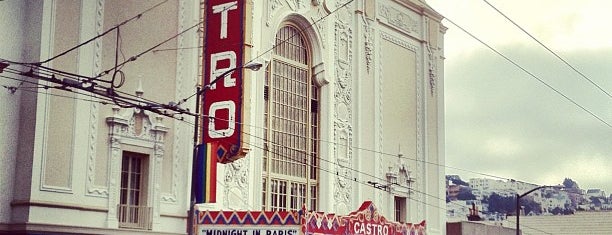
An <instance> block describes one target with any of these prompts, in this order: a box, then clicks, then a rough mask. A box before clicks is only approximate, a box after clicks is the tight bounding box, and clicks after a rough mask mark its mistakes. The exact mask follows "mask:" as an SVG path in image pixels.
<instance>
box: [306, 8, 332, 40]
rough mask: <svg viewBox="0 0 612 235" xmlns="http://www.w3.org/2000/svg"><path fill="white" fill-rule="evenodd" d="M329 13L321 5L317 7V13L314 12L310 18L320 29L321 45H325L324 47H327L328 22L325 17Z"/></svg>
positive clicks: (318, 29)
mask: <svg viewBox="0 0 612 235" xmlns="http://www.w3.org/2000/svg"><path fill="white" fill-rule="evenodd" d="M327 15H329V12H326V11H325V9H324V8H323V7H321V6H320V7H317V9H316V10H315V13H313V15H312V16H311V17H310V19H311V20H312V22H313V23H314V24H315V26H316V29H317V31H318V34H317V35H319V37H320V38H321V45H323V48H325V45H326V44H327V43H326V38H327V31H326V30H325V25H326V22H327V21H326V20H325V19H326V17H327Z"/></svg>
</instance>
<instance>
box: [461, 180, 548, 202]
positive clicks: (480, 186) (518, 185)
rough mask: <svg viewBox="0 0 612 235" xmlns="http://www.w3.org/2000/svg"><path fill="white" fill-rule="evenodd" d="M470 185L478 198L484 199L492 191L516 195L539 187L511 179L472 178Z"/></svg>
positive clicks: (505, 194)
mask: <svg viewBox="0 0 612 235" xmlns="http://www.w3.org/2000/svg"><path fill="white" fill-rule="evenodd" d="M470 187H471V188H472V193H473V194H474V195H475V196H476V198H477V199H480V200H482V199H483V198H484V197H485V196H489V195H491V194H492V193H496V194H498V195H500V196H503V197H511V196H515V195H516V194H517V193H519V194H520V193H523V192H526V191H528V190H531V189H532V188H535V187H538V185H535V184H529V183H524V182H518V181H511V180H506V181H504V180H496V179H488V178H472V179H470Z"/></svg>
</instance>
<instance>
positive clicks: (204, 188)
mask: <svg viewBox="0 0 612 235" xmlns="http://www.w3.org/2000/svg"><path fill="white" fill-rule="evenodd" d="M215 145H216V144H213V143H206V144H200V145H198V147H197V148H198V157H197V159H196V162H195V164H196V176H197V177H196V178H195V179H193V180H194V181H195V200H196V203H215V202H216V201H217V156H216V154H214V149H215V147H216V146H215Z"/></svg>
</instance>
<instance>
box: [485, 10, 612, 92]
mask: <svg viewBox="0 0 612 235" xmlns="http://www.w3.org/2000/svg"><path fill="white" fill-rule="evenodd" d="M483 1H484V2H485V3H486V4H487V5H489V6H490V7H491V8H493V9H494V10H495V11H497V13H499V14H500V15H502V16H503V17H504V18H506V19H507V20H508V21H510V22H511V23H512V24H514V26H516V27H517V28H519V29H520V30H521V31H523V33H525V34H527V36H529V37H530V38H531V39H533V40H534V41H535V42H537V43H538V44H540V46H542V47H544V49H546V50H547V51H548V52H550V53H551V54H553V55H554V56H555V57H557V59H559V60H561V61H562V62H563V63H564V64H565V65H567V66H568V67H570V68H571V69H572V70H574V72H576V73H578V74H579V75H580V76H581V77H582V78H584V79H585V80H587V81H588V82H589V83H591V84H592V85H593V86H595V87H596V88H597V89H598V90H599V91H601V92H602V93H604V94H605V95H607V96H608V97H609V98H610V99H612V94H610V93H609V92H607V91H606V90H604V89H603V88H602V87H601V86H599V85H598V84H597V83H595V82H594V81H593V80H592V79H590V78H588V77H587V76H586V75H585V74H584V73H582V72H580V71H579V70H578V69H577V68H576V67H574V66H573V65H571V64H570V63H569V62H567V60H565V59H564V58H563V57H561V56H560V55H559V54H557V53H556V52H554V51H553V50H552V49H550V48H549V47H547V46H546V45H544V43H542V42H541V41H540V40H538V39H537V38H535V37H534V36H533V35H532V34H531V33H529V32H527V30H525V29H524V28H523V27H521V26H520V25H519V24H518V23H516V22H515V21H514V20H512V19H510V17H508V15H506V14H504V13H503V12H502V11H501V10H499V9H498V8H497V7H495V6H493V4H491V3H490V2H489V1H487V0H483Z"/></svg>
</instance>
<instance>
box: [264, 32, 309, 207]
mask: <svg viewBox="0 0 612 235" xmlns="http://www.w3.org/2000/svg"><path fill="white" fill-rule="evenodd" d="M276 45H277V46H276V47H275V48H274V52H273V55H272V62H271V63H270V65H269V66H268V67H267V69H266V70H267V71H266V80H265V86H264V99H265V111H264V120H265V121H264V122H265V123H264V125H265V127H266V129H265V132H264V134H265V137H264V142H265V143H264V144H265V145H264V156H263V165H262V166H263V171H262V172H263V184H262V186H263V192H262V200H263V203H262V205H263V206H262V209H263V210H280V211H283V210H299V209H301V208H302V206H303V205H306V207H307V208H308V209H310V210H316V209H317V204H318V203H317V202H318V201H317V198H318V192H317V186H318V185H317V184H318V179H319V171H318V165H319V160H318V159H319V143H318V141H317V139H318V138H319V88H318V87H317V86H316V85H315V84H314V83H313V81H312V79H311V74H310V71H311V66H310V58H309V53H308V47H307V45H306V43H305V40H304V37H303V35H302V34H301V33H300V31H299V30H298V29H297V28H296V27H294V26H293V25H286V26H284V27H282V28H281V29H280V30H279V31H278V32H277V34H276Z"/></svg>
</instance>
